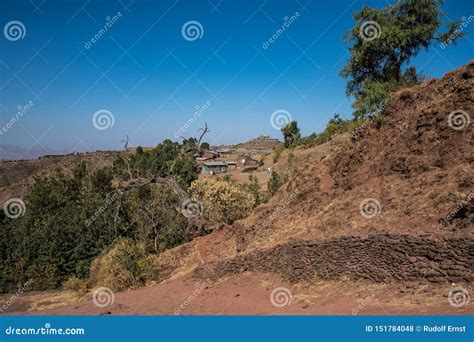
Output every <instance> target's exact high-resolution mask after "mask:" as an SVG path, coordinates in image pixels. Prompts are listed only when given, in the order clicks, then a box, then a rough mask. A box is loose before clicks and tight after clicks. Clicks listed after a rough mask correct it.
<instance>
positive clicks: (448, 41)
mask: <svg viewBox="0 0 474 342" xmlns="http://www.w3.org/2000/svg"><path fill="white" fill-rule="evenodd" d="M461 20H462V23H461V24H459V26H458V27H457V29H456V30H454V32H453V33H452V34H451V35H450V36H449V37H448V39H446V41H444V42H442V43H441V49H443V50H444V49H446V48H447V47H448V45H449V44H451V43H452V42H453V41H454V40H455V39H456V38H458V37H460V36H462V34H463V32H464V29H465V28H467V26H468V25H469V24H470V23H471V22H472V21H473V20H474V16H472V15H470V16H469V18H466V17H462V18H461Z"/></svg>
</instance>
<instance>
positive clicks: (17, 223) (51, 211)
mask: <svg viewBox="0 0 474 342" xmlns="http://www.w3.org/2000/svg"><path fill="white" fill-rule="evenodd" d="M195 148H196V140H194V139H190V140H187V141H184V142H183V144H178V143H174V142H171V141H170V140H165V141H164V142H163V143H161V144H159V145H158V146H157V147H156V148H155V149H153V150H150V151H143V149H142V148H138V149H137V151H136V153H135V154H133V155H131V156H130V157H124V156H122V155H119V154H117V159H116V160H115V162H114V165H113V167H111V168H100V169H97V170H95V171H91V170H89V169H88V167H87V165H86V164H85V163H83V162H81V163H79V164H78V165H77V166H76V167H75V168H74V169H73V170H72V172H69V173H66V172H64V171H59V170H56V171H54V172H53V173H52V174H50V175H47V176H42V177H39V176H38V177H36V178H35V179H34V180H33V182H32V184H31V185H30V186H29V187H28V190H27V192H26V194H25V195H24V197H23V201H24V202H25V205H26V208H27V210H26V211H25V214H24V215H23V216H22V217H19V218H16V219H12V218H8V217H6V216H5V214H4V213H3V211H2V212H1V213H2V215H1V217H0V234H1V235H0V251H1V252H0V253H1V259H0V274H1V276H0V291H2V292H5V291H8V290H11V289H14V288H16V287H17V285H18V284H19V283H24V282H26V281H27V280H30V281H31V282H32V286H31V288H30V290H33V289H34V290H44V289H51V288H56V287H58V286H60V285H61V284H62V283H63V282H65V281H66V280H67V279H68V278H69V277H72V276H73V277H76V278H78V279H85V278H87V277H88V276H89V270H90V265H91V262H92V261H93V260H94V258H96V257H97V256H98V255H100V254H101V253H102V252H103V251H104V250H105V249H106V248H108V247H109V246H111V245H112V244H113V243H114V241H118V240H119V239H121V238H128V239H131V240H133V241H135V242H137V243H140V244H141V245H142V246H143V248H144V251H145V252H148V253H149V252H155V251H158V252H159V251H163V250H165V249H168V248H171V247H174V246H176V245H178V244H180V243H183V242H185V241H187V236H186V226H187V220H186V218H185V217H184V216H183V215H182V214H181V213H180V212H179V211H177V210H176V208H179V206H180V203H179V199H178V197H177V196H176V194H175V193H174V192H173V190H172V189H170V188H169V187H168V186H166V185H165V184H153V185H152V184H150V185H146V186H142V187H137V188H127V186H128V184H129V183H130V180H135V179H140V177H148V178H149V177H170V178H173V179H175V180H176V182H177V183H178V184H179V185H180V186H181V187H182V189H183V190H186V189H187V188H188V187H189V185H190V184H191V182H192V181H193V180H195V179H197V171H198V168H197V165H196V163H195V162H194V160H193V159H192V158H191V155H192V154H193V153H195Z"/></svg>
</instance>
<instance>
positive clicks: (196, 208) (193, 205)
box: [181, 198, 204, 218]
mask: <svg viewBox="0 0 474 342" xmlns="http://www.w3.org/2000/svg"><path fill="white" fill-rule="evenodd" d="M181 213H182V214H183V215H184V216H186V217H187V218H193V217H200V216H202V214H203V213H204V205H203V204H202V202H201V201H198V200H197V199H194V198H190V199H188V200H186V201H184V202H183V204H182V205H181Z"/></svg>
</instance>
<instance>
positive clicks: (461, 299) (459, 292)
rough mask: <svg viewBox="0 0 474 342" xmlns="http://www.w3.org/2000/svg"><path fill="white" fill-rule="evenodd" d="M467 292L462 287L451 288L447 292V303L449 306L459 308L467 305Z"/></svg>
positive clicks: (468, 298) (468, 297)
mask: <svg viewBox="0 0 474 342" xmlns="http://www.w3.org/2000/svg"><path fill="white" fill-rule="evenodd" d="M470 298H471V297H470V296H469V291H468V290H466V289H465V288H463V287H453V288H452V289H451V290H449V294H448V302H449V305H451V306H453V307H455V308H460V307H463V306H465V305H467V304H468V303H469V300H470Z"/></svg>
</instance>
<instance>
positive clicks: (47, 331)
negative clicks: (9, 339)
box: [5, 323, 86, 335]
mask: <svg viewBox="0 0 474 342" xmlns="http://www.w3.org/2000/svg"><path fill="white" fill-rule="evenodd" d="M85 333H86V331H85V330H84V329H83V328H64V329H63V328H52V327H51V323H46V324H45V325H44V327H41V328H15V327H12V326H9V327H8V328H6V329H5V334H6V335H84V334H85Z"/></svg>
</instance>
